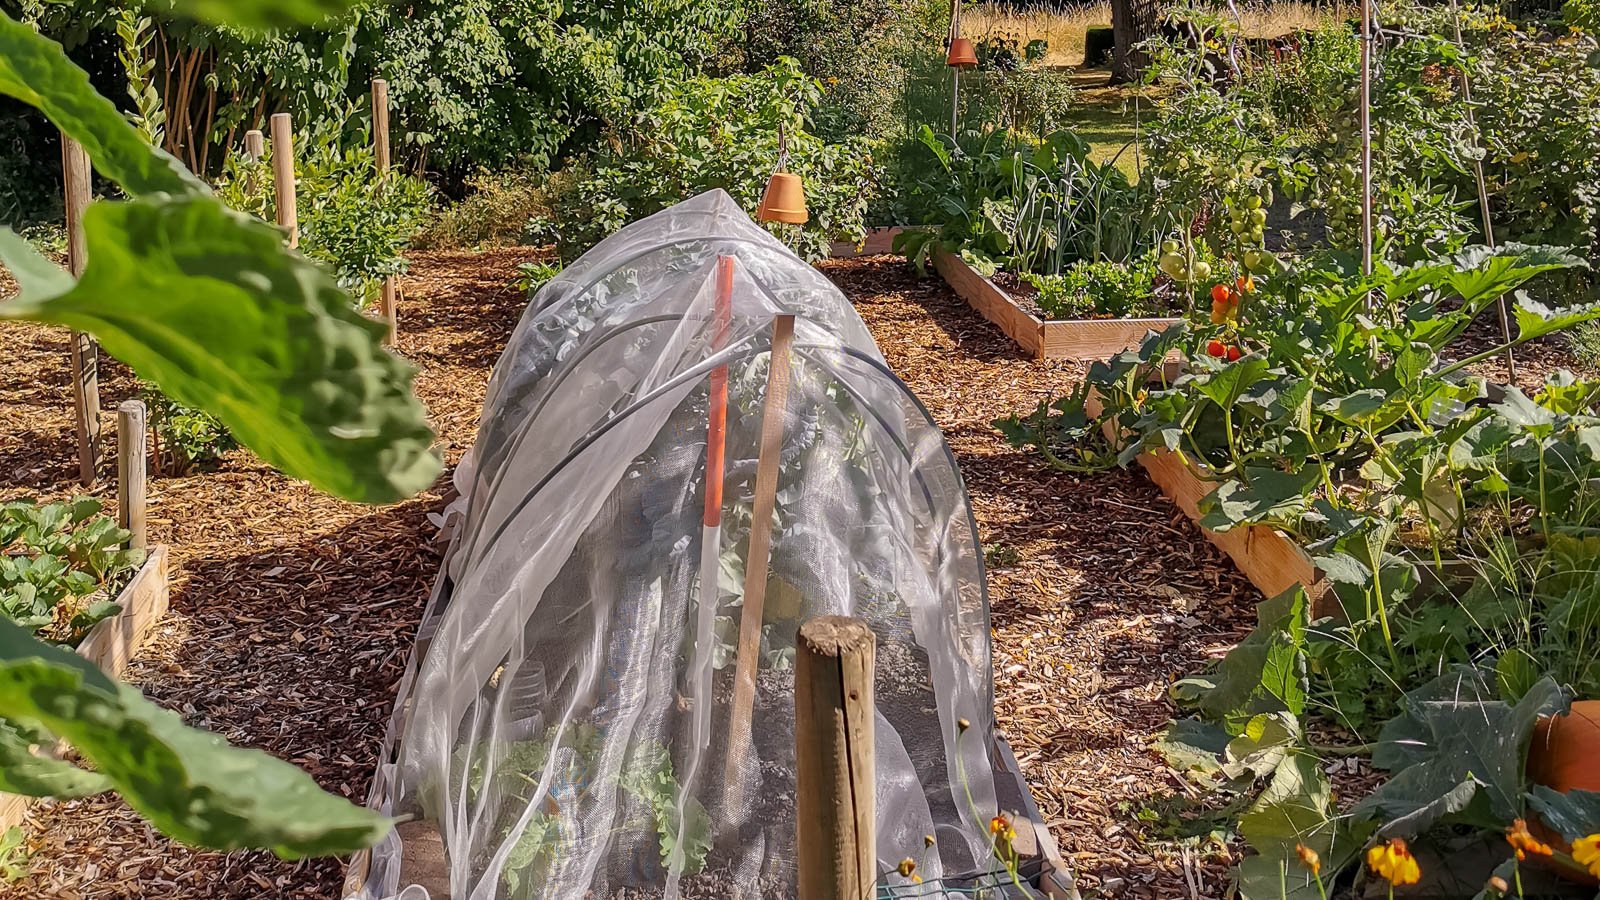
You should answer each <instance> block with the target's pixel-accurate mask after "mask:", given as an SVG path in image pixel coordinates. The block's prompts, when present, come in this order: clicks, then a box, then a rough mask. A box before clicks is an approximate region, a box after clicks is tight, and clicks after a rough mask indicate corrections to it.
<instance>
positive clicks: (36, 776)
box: [0, 719, 111, 799]
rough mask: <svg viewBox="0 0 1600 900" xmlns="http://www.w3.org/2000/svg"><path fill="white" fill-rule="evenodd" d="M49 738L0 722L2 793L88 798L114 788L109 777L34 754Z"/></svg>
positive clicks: (0, 787)
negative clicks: (36, 747) (40, 744)
mask: <svg viewBox="0 0 1600 900" xmlns="http://www.w3.org/2000/svg"><path fill="white" fill-rule="evenodd" d="M41 741H43V742H46V743H48V742H49V737H48V736H47V735H39V734H27V733H24V729H21V728H18V727H17V725H16V723H14V722H7V721H5V720H4V719H0V791H10V792H11V793H13V794H21V795H23V796H25V797H61V798H63V799H70V798H73V797H87V796H89V795H90V794H98V793H100V792H101V791H104V790H107V789H108V788H110V787H111V783H110V782H109V781H108V780H106V778H105V776H103V775H100V774H98V773H95V772H87V771H84V770H83V769H80V768H78V767H77V766H75V765H73V764H72V763H69V762H64V761H62V760H59V759H55V758H53V757H49V756H42V755H39V754H37V753H35V752H34V751H33V747H34V746H35V745H37V744H39V743H41Z"/></svg>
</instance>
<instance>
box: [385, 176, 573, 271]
mask: <svg viewBox="0 0 1600 900" xmlns="http://www.w3.org/2000/svg"><path fill="white" fill-rule="evenodd" d="M545 181H546V178H545V176H543V175H539V174H536V173H535V172H534V171H533V170H531V169H530V168H528V167H517V168H513V169H508V170H506V171H503V172H489V171H480V172H479V173H478V174H476V175H474V176H472V177H471V178H468V179H467V187H468V188H469V189H471V193H469V194H467V195H466V196H465V197H463V198H462V199H461V200H460V201H458V202H456V203H452V204H450V205H449V206H446V207H444V208H442V209H440V210H439V211H438V213H437V214H435V215H434V217H433V218H432V219H431V220H429V222H428V224H427V225H426V226H425V227H424V228H423V229H422V231H421V232H419V233H418V234H417V236H416V238H414V239H413V240H412V242H411V245H412V246H413V247H418V248H422V249H441V250H448V249H458V248H470V247H505V246H510V245H512V244H517V243H520V242H521V241H522V240H523V236H524V234H525V233H526V231H527V227H528V221H529V220H530V219H534V218H539V217H547V216H548V215H549V214H550V204H549V203H548V201H547V200H546V195H545Z"/></svg>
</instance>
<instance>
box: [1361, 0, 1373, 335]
mask: <svg viewBox="0 0 1600 900" xmlns="http://www.w3.org/2000/svg"><path fill="white" fill-rule="evenodd" d="M1372 241H1373V234H1372V0H1361V273H1362V274H1363V275H1371V274H1372ZM1368 302H1369V303H1370V302H1371V301H1370V298H1369V300H1368Z"/></svg>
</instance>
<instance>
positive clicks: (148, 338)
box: [0, 196, 440, 503]
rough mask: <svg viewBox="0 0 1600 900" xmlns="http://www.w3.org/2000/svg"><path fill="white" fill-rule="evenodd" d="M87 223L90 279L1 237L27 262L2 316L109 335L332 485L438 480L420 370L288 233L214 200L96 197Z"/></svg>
mask: <svg viewBox="0 0 1600 900" xmlns="http://www.w3.org/2000/svg"><path fill="white" fill-rule="evenodd" d="M83 229H84V236H85V239H86V241H87V245H88V258H89V262H88V266H87V268H86V269H85V270H84V273H83V277H82V278H81V279H79V281H78V282H77V284H75V285H73V284H71V283H70V281H67V282H64V281H62V280H60V279H58V278H55V277H52V276H42V277H41V274H40V266H39V265H38V261H37V259H34V258H31V257H35V256H36V254H34V253H33V252H32V251H31V249H24V248H26V243H25V242H23V241H21V239H20V238H17V237H15V236H14V235H12V236H10V237H8V238H4V239H0V258H3V259H4V260H5V261H6V262H7V263H10V262H12V261H13V260H20V261H21V263H22V265H21V266H20V267H19V269H18V275H19V282H20V283H21V285H22V288H23V292H22V295H21V296H19V297H16V298H14V299H12V300H11V301H9V302H7V303H5V304H3V305H0V318H26V319H32V320H34V321H39V322H48V323H51V324H56V325H65V326H68V327H70V328H76V329H78V330H80V331H86V332H89V333H91V334H93V335H95V337H96V338H98V339H99V340H100V342H101V344H102V345H103V346H104V347H105V348H106V350H107V352H109V353H111V354H112V355H114V356H116V357H117V358H118V359H121V360H122V361H124V362H126V363H128V364H129V365H130V366H132V367H133V369H134V370H135V371H137V372H138V373H139V374H140V375H142V376H144V377H146V378H148V379H150V380H151V381H154V382H156V384H158V385H159V386H160V387H161V390H162V391H163V392H164V393H166V394H167V395H168V396H170V397H171V398H172V399H174V400H176V401H178V402H179V403H182V404H184V405H187V406H193V407H197V408H200V409H204V410H206V411H207V412H210V413H212V414H213V415H215V416H216V417H217V418H218V419H220V420H222V422H223V423H224V424H226V425H227V426H228V428H229V429H230V430H232V432H233V433H234V434H235V435H236V436H237V437H238V438H239V440H240V442H241V443H243V444H245V445H247V446H248V447H250V449H252V450H254V451H255V452H256V453H257V454H258V455H260V456H261V458H262V459H264V460H266V461H267V462H269V463H271V464H273V465H275V466H278V467H279V468H281V469H283V471H284V472H285V473H287V474H289V475H291V476H294V477H298V478H303V479H305V480H306V481H309V482H311V483H312V484H313V485H315V486H317V487H318V488H321V489H323V490H325V491H328V492H331V493H334V494H338V495H340V496H342V497H346V498H349V499H353V500H360V501H364V502H368V503H384V502H390V501H394V500H399V499H402V498H404V497H408V496H410V495H412V494H414V493H416V492H417V491H419V490H421V489H423V488H425V487H427V486H428V485H429V484H430V483H432V481H433V479H434V476H435V475H437V474H438V472H439V468H440V461H439V459H438V457H437V456H435V455H434V454H433V453H432V452H431V450H430V445H431V443H432V439H433V433H432V431H430V430H429V428H428V425H427V421H426V418H425V415H424V411H423V409H422V404H421V403H420V402H419V401H418V400H417V399H416V397H415V396H413V395H412V393H411V380H412V376H413V370H412V369H411V367H410V366H409V365H407V364H406V363H404V362H402V361H401V360H400V359H398V358H396V357H395V356H394V355H393V354H391V353H389V352H388V351H387V350H384V349H383V348H382V346H380V343H379V341H380V339H381V336H382V334H383V333H384V326H383V325H381V324H379V323H377V322H373V321H370V320H368V319H366V318H364V317H363V316H362V315H361V314H360V313H358V312H356V311H355V310H354V309H353V308H351V304H350V299H349V297H348V296H347V295H346V294H345V293H344V292H343V291H342V290H341V289H340V288H339V286H338V285H337V284H336V283H335V282H334V281H333V279H332V277H331V276H329V275H328V274H327V273H325V272H324V271H322V270H321V269H319V268H318V267H317V266H316V265H314V264H313V263H311V262H310V261H309V260H307V259H305V258H304V257H302V256H299V255H298V254H294V253H289V252H285V251H284V250H283V249H282V247H281V245H280V242H281V240H282V236H281V235H280V234H279V232H278V231H277V229H275V228H274V227H272V226H271V225H268V224H267V223H265V222H261V221H259V220H257V219H254V218H251V217H249V216H246V215H244V214H242V213H238V212H234V211H232V210H229V209H227V208H226V207H224V206H223V205H222V203H221V202H219V201H218V200H216V199H215V198H213V197H210V196H190V197H170V196H154V197H147V198H141V199H137V200H133V201H129V202H125V203H96V204H94V205H92V206H90V207H89V209H88V211H87V212H86V213H85V215H84V220H83ZM0 233H4V232H0Z"/></svg>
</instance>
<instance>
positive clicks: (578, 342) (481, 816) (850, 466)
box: [363, 191, 996, 900]
mask: <svg viewBox="0 0 1600 900" xmlns="http://www.w3.org/2000/svg"><path fill="white" fill-rule="evenodd" d="M720 257H731V258H732V260H733V262H732V263H731V266H732V272H733V290H732V293H731V301H732V302H731V316H727V315H726V314H725V315H724V317H723V318H722V319H721V321H720V326H719V319H718V316H717V313H716V310H717V293H718V291H717V280H718V279H717V271H718V268H719V265H728V264H724V263H719V258H720ZM724 294H726V292H724ZM726 308H727V307H726V306H724V309H726ZM780 313H787V314H793V315H795V316H797V317H798V319H797V323H796V328H795V342H794V350H793V353H792V356H791V358H792V361H793V381H792V386H791V389H790V395H789V400H788V405H787V414H786V419H785V420H784V423H783V444H782V446H783V453H782V460H781V467H780V474H779V479H778V492H777V502H776V513H775V515H774V523H773V546H772V552H771V569H770V573H771V574H770V577H769V580H768V587H767V592H766V603H765V610H764V616H763V619H764V628H763V638H762V645H761V648H760V654H759V669H758V672H757V684H758V687H757V692H756V697H755V708H754V714H753V717H752V719H751V721H750V722H749V728H750V732H749V733H750V734H751V735H752V736H753V737H752V739H751V740H749V741H748V742H738V741H730V738H729V733H730V727H736V726H730V722H729V719H730V705H731V696H732V693H733V691H732V682H733V672H734V656H735V652H736V647H735V645H736V643H737V633H738V628H739V621H740V619H739V617H740V612H741V608H740V607H741V600H742V592H743V583H744V570H745V562H746V560H745V555H746V547H747V543H748V541H747V538H748V535H749V531H750V524H751V506H752V499H753V490H754V488H753V485H754V473H755V469H756V457H757V449H756V448H757V443H758V440H757V436H758V433H759V431H760V427H761V411H762V402H763V399H764V397H765V393H766V377H767V370H768V364H769V360H770V355H771V354H770V347H771V333H772V326H773V319H774V316H776V315H778V314H780ZM724 329H725V331H724ZM722 364H726V365H727V367H728V368H727V370H726V371H727V372H728V378H727V385H728V387H727V397H728V412H727V432H726V470H725V472H726V474H725V477H724V479H723V486H724V492H723V502H722V507H721V509H722V516H721V526H720V528H718V527H712V526H707V525H706V524H705V523H704V521H703V519H704V518H705V516H704V515H703V514H704V512H705V511H704V509H703V506H704V505H705V489H706V471H707V460H706V457H707V446H708V438H707V434H708V427H707V424H708V415H709V412H708V406H709V405H710V403H709V398H710V396H711V390H710V389H709V388H708V384H709V382H710V374H711V372H712V371H713V369H715V368H716V367H718V366H719V365H722ZM472 456H473V458H472V460H471V463H470V464H469V465H465V466H463V468H462V469H461V471H460V473H458V481H464V482H465V483H464V484H463V486H462V487H463V491H462V493H463V497H464V499H465V504H464V505H465V508H466V514H465V517H464V519H462V520H461V521H460V522H459V523H458V530H457V532H456V534H455V538H454V543H453V545H452V548H451V551H450V553H449V556H448V558H447V561H446V564H445V573H446V574H445V575H444V576H443V579H442V583H441V586H440V589H439V590H438V591H437V592H436V594H435V601H434V607H435V608H434V609H433V610H432V611H431V614H432V615H436V616H437V620H436V625H437V629H436V631H434V633H433V634H432V637H431V641H429V642H428V643H427V644H426V650H425V652H424V653H423V654H422V655H421V657H420V661H418V662H415V663H414V665H415V666H416V669H415V671H414V673H413V676H412V678H411V679H410V689H409V693H403V695H402V697H401V701H400V704H399V706H398V707H397V712H396V724H395V726H394V728H393V729H392V734H398V736H399V737H398V741H399V743H398V749H397V751H396V753H395V756H394V762H393V763H392V764H390V765H386V766H385V767H383V769H382V771H380V775H379V780H378V784H377V785H376V786H375V788H374V802H375V805H377V806H378V807H379V808H380V809H382V810H383V811H385V812H387V813H389V814H391V815H409V816H412V817H415V818H420V819H424V820H427V821H431V822H434V823H436V824H437V826H438V831H439V833H440V834H441V835H442V836H443V840H444V844H445V846H446V848H447V853H448V859H449V874H450V885H451V896H452V897H453V898H454V900H491V898H512V897H515V898H556V900H566V898H572V900H584V898H596V900H611V898H655V897H669V898H670V897H690V898H696V897H716V898H724V897H761V898H765V897H793V896H795V894H796V888H795V847H794V842H795V830H796V829H795V764H794V699H793V691H794V684H793V670H792V665H791V664H792V659H793V652H794V641H795V636H796V631H797V629H798V627H799V625H800V623H801V622H803V621H805V620H806V619H809V618H811V617H814V616H819V615H828V614H841V615H852V616H857V617H860V618H862V619H864V620H866V621H867V622H868V623H869V624H870V625H871V627H872V629H873V630H874V632H875V633H876V635H877V639H878V656H877V679H876V691H877V708H878V717H877V732H876V734H877V779H878V787H877V811H878V836H877V842H878V861H879V865H880V867H881V869H880V871H882V872H884V873H886V874H885V875H884V877H883V878H882V879H881V881H880V884H881V885H882V886H883V887H881V888H880V892H882V893H883V894H885V895H888V896H900V895H902V894H901V893H900V892H901V891H903V892H904V893H903V895H904V896H945V895H946V892H945V890H944V889H942V888H940V887H938V885H940V884H942V883H944V882H942V881H941V879H944V878H949V879H951V880H952V883H953V881H954V879H955V878H956V877H957V876H970V875H972V874H973V873H975V872H985V871H993V870H994V869H995V868H996V864H995V862H994V860H993V858H992V857H993V854H992V852H990V850H989V849H988V848H989V847H990V846H991V844H990V838H989V836H988V819H989V817H990V816H992V815H994V813H995V804H996V801H995V792H994V777H995V776H994V769H993V765H992V763H991V762H990V759H989V749H990V738H991V735H992V729H993V722H992V703H993V688H992V683H991V680H990V679H991V675H990V645H989V617H988V606H987V598H986V595H985V591H984V574H983V566H982V562H981V558H980V555H979V550H978V545H977V542H976V539H975V530H974V525H973V521H972V516H971V511H970V508H969V504H968V500H967V497H966V493H965V491H964V488H963V486H962V482H961V477H960V475H959V473H958V471H957V469H956V466H955V462H954V460H953V458H952V457H951V455H950V452H949V449H948V448H947V446H946V445H945V442H944V439H943V436H942V435H941V434H940V432H939V430H938V428H937V427H935V426H934V425H933V423H932V422H931V421H930V420H929V418H928V415H927V413H926V411H925V410H924V409H923V408H922V407H921V405H920V404H919V403H918V402H917V401H916V399H915V398H914V397H913V396H912V395H911V394H910V393H909V392H908V391H907V389H906V388H905V386H904V385H903V384H901V383H900V381H899V380H897V379H896V378H895V377H894V376H893V375H892V374H891V373H890V372H889V371H888V369H887V368H885V366H884V363H883V359H882V357H881V356H880V355H879V353H878V350H877V347H876V345H875V344H874V343H873V340H872V337H871V336H870V335H869V334H868V332H867V329H866V327H865V326H864V325H863V323H862V321H861V319H860V318H859V317H858V316H857V314H856V312H855V310H854V309H853V308H852V307H851V305H850V303H849V301H848V300H847V299H846V298H845V297H844V296H843V294H841V293H840V292H839V290H838V289H837V288H836V287H835V286H834V285H833V284H832V283H830V282H829V281H828V280H827V279H826V278H824V277H823V276H822V275H821V274H820V273H819V272H818V271H817V270H815V269H813V268H812V267H811V266H809V265H807V264H805V263H804V262H803V261H801V260H800V259H798V258H797V257H795V256H794V255H792V254H791V253H790V252H789V251H788V250H787V249H786V248H785V247H784V246H783V245H782V244H781V243H780V242H779V241H777V240H776V239H775V238H773V237H772V236H771V235H769V234H768V233H767V232H766V231H764V230H762V229H761V228H760V227H758V226H757V225H756V224H755V223H753V222H752V221H751V220H750V219H749V218H748V217H747V216H746V215H745V214H744V213H743V212H742V211H741V210H740V209H739V208H738V206H737V205H736V204H735V203H734V202H733V200H732V199H731V198H730V197H728V195H727V194H725V193H723V192H721V191H712V192H710V193H707V194H703V195H701V196H699V197H696V198H694V199H693V200H690V201H687V202H685V203H682V204H680V205H678V206H676V207H674V208H672V209H669V210H666V211H665V212H662V213H659V214H657V215H655V216H652V217H650V218H648V219H645V220H643V221H641V222H638V223H636V224H634V225H632V226H629V227H628V228H626V229H624V230H622V231H621V232H619V233H617V234H616V235H614V236H612V237H611V238H609V239H607V240H606V241H604V242H603V243H601V244H600V245H599V246H597V247H595V248H594V249H593V250H591V251H590V252H589V253H588V254H587V255H585V256H584V257H583V259H581V260H579V261H578V262H577V263H576V264H575V265H573V266H571V267H570V268H568V269H567V270H566V271H565V272H563V273H562V274H561V275H560V276H559V277H558V278H556V279H555V280H554V281H552V282H551V283H549V284H548V285H547V286H545V287H544V288H543V289H542V290H541V291H539V293H538V294H537V296H536V297H535V298H534V301H533V303H532V305H531V306H530V307H529V309H528V311H527V313H526V314H525V315H524V316H523V318H522V321H521V323H520V324H519V325H518V327H517V329H516V331H515V333H514V334H513V335H512V337H511V339H510V343H509V344H508V346H507V348H506V350H505V352H504V355H503V356H502V357H501V358H500V361H499V364H498V365H497V366H496V368H495V372H494V377H493V379H492V381H491V383H490V386H489V392H488V398H487V400H486V401H485V404H484V413H483V420H482V423H481V426H480V429H479V433H478V440H477V445H476V446H475V448H474V450H473V454H472ZM961 720H966V721H967V722H968V723H970V725H969V727H967V729H966V731H965V733H962V730H961V728H960V727H959V725H958V723H959V722H960V721H961ZM741 743H743V744H744V745H745V746H746V749H745V750H744V752H743V754H742V758H738V759H735V760H732V761H731V763H730V760H729V759H728V757H729V755H730V752H733V751H732V750H730V747H738V746H739V745H740V744H741ZM729 772H732V773H735V774H734V777H733V779H732V780H731V781H730V779H729V778H728V777H726V773H729ZM734 782H737V783H734ZM926 835H933V836H935V842H934V844H933V846H932V848H931V849H930V848H927V847H925V836H926ZM906 857H911V858H912V859H914V860H917V861H918V863H919V868H918V871H917V874H918V875H919V876H921V877H922V878H923V879H926V881H925V882H924V883H922V884H915V885H914V884H912V883H911V881H910V880H909V879H906V878H902V877H901V876H900V875H899V874H897V873H896V872H894V869H895V867H896V865H897V864H898V863H899V861H900V860H902V859H904V858H906ZM400 858H401V847H400V846H399V838H398V837H391V838H390V839H389V840H388V841H387V842H386V843H385V844H384V845H382V846H380V847H379V848H378V849H377V850H376V851H375V852H374V854H373V862H372V866H371V869H370V875H369V878H368V882H367V887H366V888H365V890H364V891H363V894H364V896H366V897H374V898H375V897H390V896H395V895H396V894H398V893H399V892H400V890H402V889H404V888H406V887H407V885H406V884H405V883H403V882H402V880H401V872H400ZM422 893H424V892H422V890H421V889H420V888H414V889H412V890H411V891H409V892H408V893H407V894H406V895H405V896H406V898H407V900H410V898H411V897H413V896H418V895H419V894H422ZM950 896H955V895H954V894H953V893H951V894H950ZM436 900H437V898H436Z"/></svg>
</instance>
